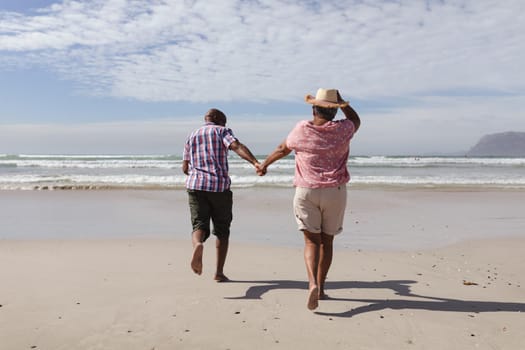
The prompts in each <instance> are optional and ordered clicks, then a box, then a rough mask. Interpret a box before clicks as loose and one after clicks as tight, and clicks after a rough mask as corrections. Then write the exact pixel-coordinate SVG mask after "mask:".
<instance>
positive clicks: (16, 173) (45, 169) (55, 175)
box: [0, 154, 525, 190]
mask: <svg viewBox="0 0 525 350" xmlns="http://www.w3.org/2000/svg"><path fill="white" fill-rule="evenodd" d="M264 157H265V156H258V157H257V158H258V159H261V160H262V159H264ZM181 164H182V159H181V157H180V156H176V155H49V154H41V155H36V154H0V190H96V189H183V188H184V181H185V178H186V176H185V175H184V174H183V173H182V170H181ZM229 166H230V176H231V179H232V187H233V188H242V187H292V181H293V175H294V168H295V163H294V158H293V156H289V157H286V158H283V159H281V160H279V161H277V162H276V163H274V164H272V165H271V166H270V167H269V169H268V173H267V175H266V176H262V177H261V176H257V175H256V174H255V171H254V169H253V167H252V166H251V165H250V164H248V163H247V162H245V161H244V160H242V159H241V158H239V157H238V156H237V155H230V158H229ZM348 168H349V171H350V174H351V185H352V186H358V187H370V186H372V187H376V186H383V187H400V186H410V187H434V188H435V187H484V188H495V189H498V188H525V158H504V157H466V156H351V157H350V158H349V161H348Z"/></svg>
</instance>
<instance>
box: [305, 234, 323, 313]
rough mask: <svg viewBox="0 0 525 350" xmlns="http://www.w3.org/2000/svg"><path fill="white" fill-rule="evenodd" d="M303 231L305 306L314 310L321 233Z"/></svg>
mask: <svg viewBox="0 0 525 350" xmlns="http://www.w3.org/2000/svg"><path fill="white" fill-rule="evenodd" d="M303 232H304V262H305V264H306V273H307V275H308V303H307V307H308V309H310V310H314V309H316V308H317V306H318V300H319V285H318V283H317V273H318V266H319V255H320V253H319V252H320V247H321V235H320V234H318V233H311V232H308V231H306V230H304V231H303Z"/></svg>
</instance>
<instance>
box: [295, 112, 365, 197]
mask: <svg viewBox="0 0 525 350" xmlns="http://www.w3.org/2000/svg"><path fill="white" fill-rule="evenodd" d="M354 132H355V126H354V123H353V122H352V121H350V120H348V119H343V120H336V121H331V122H327V123H325V124H324V125H321V126H316V125H314V124H313V123H312V122H311V121H306V120H303V121H300V122H299V123H297V125H296V126H295V127H294V128H293V130H292V131H291V132H290V134H288V137H287V138H286V146H287V147H288V148H289V149H291V150H293V151H295V177H294V182H293V183H294V186H296V187H307V188H326V187H335V186H339V185H341V184H343V183H347V182H348V181H349V180H350V174H349V173H348V169H347V168H346V163H347V161H348V155H349V152H350V140H351V139H352V136H354Z"/></svg>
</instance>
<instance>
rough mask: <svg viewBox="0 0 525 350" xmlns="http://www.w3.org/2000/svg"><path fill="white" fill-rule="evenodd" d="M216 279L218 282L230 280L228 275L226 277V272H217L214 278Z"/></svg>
mask: <svg viewBox="0 0 525 350" xmlns="http://www.w3.org/2000/svg"><path fill="white" fill-rule="evenodd" d="M213 279H214V280H215V281H217V282H219V283H220V282H230V279H229V278H228V277H226V275H225V274H222V273H220V274H216V275H215V277H214V278H213Z"/></svg>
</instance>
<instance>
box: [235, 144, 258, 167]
mask: <svg viewBox="0 0 525 350" xmlns="http://www.w3.org/2000/svg"><path fill="white" fill-rule="evenodd" d="M230 149H231V150H232V151H234V152H235V153H237V154H238V155H239V157H241V158H242V159H244V160H246V161H247V162H249V163H251V164H252V165H253V166H255V167H257V166H258V165H259V161H258V160H257V158H255V157H254V155H253V154H252V152H251V151H250V150H249V149H248V147H246V146H245V145H243V144H242V143H240V142H239V141H233V142H232V143H231V144H230Z"/></svg>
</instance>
